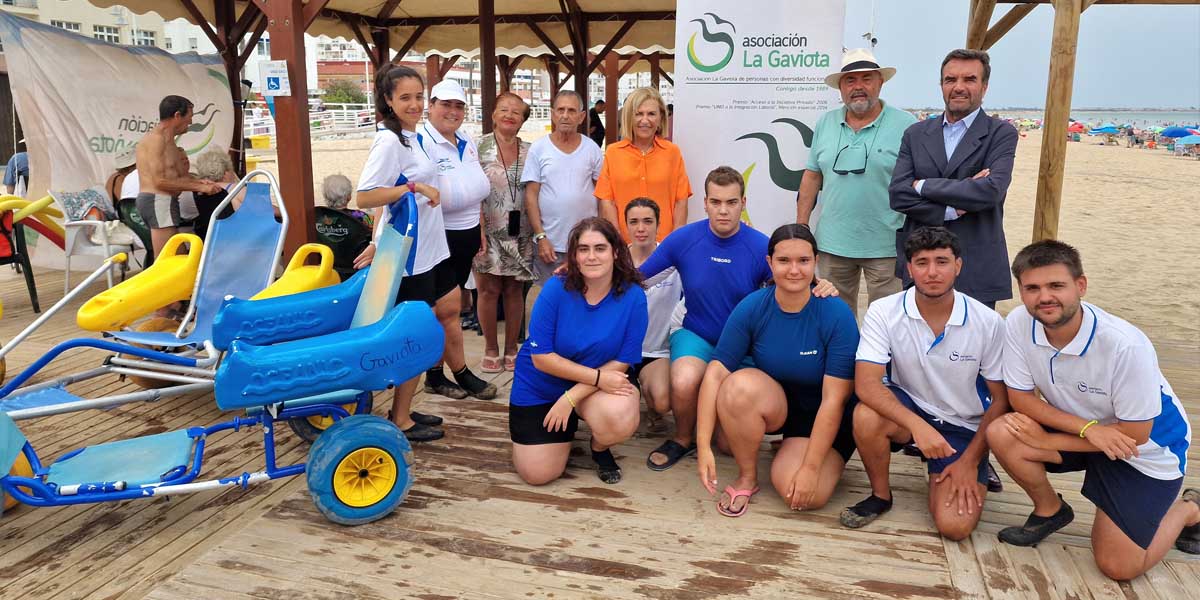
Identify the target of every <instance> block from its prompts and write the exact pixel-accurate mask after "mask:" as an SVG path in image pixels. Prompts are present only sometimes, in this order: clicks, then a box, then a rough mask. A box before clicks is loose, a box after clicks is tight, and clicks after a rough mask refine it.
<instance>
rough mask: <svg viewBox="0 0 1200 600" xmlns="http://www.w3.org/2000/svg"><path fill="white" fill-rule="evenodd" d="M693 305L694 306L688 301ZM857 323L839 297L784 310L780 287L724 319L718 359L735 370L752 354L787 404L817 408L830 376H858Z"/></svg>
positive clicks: (765, 290)
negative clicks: (777, 296) (777, 295)
mask: <svg viewBox="0 0 1200 600" xmlns="http://www.w3.org/2000/svg"><path fill="white" fill-rule="evenodd" d="M689 309H690V305H689ZM857 350H858V323H856V322H855V320H854V314H853V313H851V312H850V307H849V306H847V305H846V303H845V302H843V301H842V300H841V299H840V298H832V297H831V298H817V297H816V296H813V297H812V298H810V299H809V301H808V304H806V305H805V306H804V308H803V309H801V310H800V312H798V313H788V312H784V311H783V309H782V308H780V307H779V302H777V301H776V300H775V286H770V287H767V288H763V289H761V290H758V291H756V292H754V293H752V294H750V295H749V296H746V298H745V299H744V300H742V301H741V302H739V303H738V305H737V307H736V308H734V309H733V313H732V314H730V315H729V320H728V321H726V323H725V329H724V330H723V331H722V332H721V341H720V342H718V343H717V347H716V349H715V350H714V351H713V359H714V360H719V361H721V364H723V365H725V368H726V369H729V370H730V371H736V370H737V369H738V368H739V367H740V366H741V362H742V359H744V358H745V357H746V356H750V357H752V358H753V359H754V366H755V367H756V368H758V369H761V370H762V371H763V372H765V373H766V374H767V375H770V376H771V378H772V379H774V380H775V381H777V382H779V385H780V386H781V387H783V391H784V393H785V394H787V397H788V404H789V405H792V403H794V402H796V403H799V406H798V407H797V408H799V409H800V410H804V411H809V412H816V410H817V409H818V408H819V407H820V405H821V387H822V383H823V379H824V377H825V376H826V375H829V376H831V377H837V378H838V379H854V353H855V351H857Z"/></svg>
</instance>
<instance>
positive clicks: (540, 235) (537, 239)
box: [533, 231, 546, 244]
mask: <svg viewBox="0 0 1200 600" xmlns="http://www.w3.org/2000/svg"><path fill="white" fill-rule="evenodd" d="M544 239H546V232H544V231H543V232H541V233H535V234H533V243H535V244H536V243H538V242H540V241H542V240H544Z"/></svg>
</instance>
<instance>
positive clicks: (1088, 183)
mask: <svg viewBox="0 0 1200 600" xmlns="http://www.w3.org/2000/svg"><path fill="white" fill-rule="evenodd" d="M535 125H536V126H535ZM541 125H542V124H540V123H539V124H535V123H532V122H531V123H529V124H527V125H526V128H525V129H526V131H523V132H522V137H523V138H524V139H527V140H532V139H536V138H538V137H541V136H542V135H545V130H544V128H543V127H542V126H541ZM1022 136H1023V137H1021V139H1020V142H1019V144H1018V145H1017V158H1016V166H1015V167H1014V169H1013V181H1012V185H1011V187H1010V188H1009V191H1008V199H1007V202H1006V211H1005V222H1004V229H1005V232H1006V234H1007V236H1008V248H1009V256H1010V257H1011V256H1013V255H1015V254H1016V252H1017V251H1018V250H1020V249H1021V247H1022V246H1024V245H1025V244H1027V243H1029V241H1030V240H1031V237H1032V233H1033V208H1034V197H1035V195H1036V190H1037V171H1038V154H1039V147H1040V143H1041V139H1042V131H1039V130H1034V131H1028V132H1023V133H1022ZM370 146H371V138H370V137H368V136H364V137H360V138H357V139H324V140H314V141H313V143H312V149H313V184H314V186H315V187H316V188H317V191H316V196H315V197H316V198H317V203H318V204H320V203H321V200H320V189H319V187H320V182H321V180H322V179H323V178H324V177H325V176H327V175H331V174H334V173H342V174H344V175H346V176H348V177H350V179H351V180H352V181H357V178H358V175H359V173H360V172H361V170H362V167H363V164H365V162H366V159H367V152H368V150H369V149H370ZM263 158H265V159H267V162H264V163H262V167H263V168H265V169H268V170H274V168H275V166H276V165H275V162H274V161H273V158H274V157H273V156H272V155H269V154H267V155H264V156H263ZM1197 190H1200V161H1197V160H1195V159H1194V158H1184V157H1174V156H1171V155H1170V154H1169V153H1167V152H1166V151H1164V150H1145V149H1135V148H1125V147H1123V146H1101V145H1099V144H1098V140H1093V139H1088V138H1085V139H1084V141H1082V142H1078V143H1075V142H1072V143H1070V144H1068V145H1067V165H1066V174H1065V184H1064V186H1063V199H1062V208H1061V215H1062V216H1061V219H1060V223H1059V237H1060V238H1061V239H1062V240H1064V241H1066V242H1069V243H1071V244H1073V245H1075V246H1076V247H1078V248H1079V250H1080V252H1082V253H1083V258H1084V270H1085V272H1086V273H1087V275H1088V280H1089V284H1090V289H1089V291H1088V295H1087V299H1088V300H1089V301H1091V302H1093V303H1095V304H1096V305H1098V306H1100V307H1102V308H1104V309H1105V310H1107V311H1109V312H1111V313H1113V314H1116V315H1118V316H1121V317H1123V318H1125V319H1127V320H1129V321H1130V322H1132V323H1133V324H1134V325H1136V326H1138V327H1140V328H1141V329H1142V330H1143V331H1145V332H1146V334H1147V335H1149V336H1150V338H1151V339H1152V340H1156V341H1157V340H1162V341H1168V340H1169V341H1171V342H1173V343H1184V344H1187V345H1195V346H1198V347H1200V238H1198V237H1197V233H1196V232H1198V231H1200V193H1198V192H1197ZM1014 294H1015V289H1014ZM1016 304H1017V301H1016V300H1010V301H1008V302H1004V303H1001V304H1000V305H999V307H998V308H999V309H1000V311H1001V312H1002V313H1007V312H1008V310H1010V309H1011V308H1012V307H1013V306H1015V305H1016Z"/></svg>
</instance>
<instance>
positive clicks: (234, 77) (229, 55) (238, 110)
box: [213, 0, 258, 175]
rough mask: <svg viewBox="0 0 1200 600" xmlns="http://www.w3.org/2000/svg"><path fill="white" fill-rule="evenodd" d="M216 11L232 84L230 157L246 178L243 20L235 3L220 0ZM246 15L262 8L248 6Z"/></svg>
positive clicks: (238, 170)
mask: <svg viewBox="0 0 1200 600" xmlns="http://www.w3.org/2000/svg"><path fill="white" fill-rule="evenodd" d="M213 9H214V11H215V13H216V15H215V16H216V25H217V37H218V38H220V39H221V40H222V41H223V42H224V48H223V49H222V51H221V62H222V63H224V65H225V79H226V80H227V81H229V99H230V100H231V101H232V102H233V134H232V136H231V139H230V140H229V158H230V159H231V160H232V161H233V170H234V172H235V173H240V174H243V175H244V174H245V172H246V170H245V165H246V159H245V156H243V148H242V141H243V140H244V139H245V133H244V131H243V128H244V126H243V124H244V118H245V115H244V114H243V108H242V100H244V98H242V77H241V71H242V69H241V65H240V64H238V47H237V43H238V41H239V39H240V36H239V37H234V35H235V34H236V33H237V30H238V24H239V23H240V22H241V19H235V18H234V14H233V11H234V5H233V0H218V1H217V2H216V3H214V4H213ZM246 13H251V15H254V14H257V13H258V8H257V7H256V6H254V5H253V4H247V5H246V9H245V10H244V11H243V12H242V14H243V16H245V15H246Z"/></svg>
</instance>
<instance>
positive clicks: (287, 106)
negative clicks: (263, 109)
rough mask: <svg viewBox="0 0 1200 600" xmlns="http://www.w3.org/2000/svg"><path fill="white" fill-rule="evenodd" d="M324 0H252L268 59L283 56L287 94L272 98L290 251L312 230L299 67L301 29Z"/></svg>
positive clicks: (308, 144) (304, 90) (304, 91)
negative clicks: (261, 18) (263, 21)
mask: <svg viewBox="0 0 1200 600" xmlns="http://www.w3.org/2000/svg"><path fill="white" fill-rule="evenodd" d="M327 2H328V0H309V2H308V3H307V4H306V3H304V2H303V1H302V0H255V4H256V5H258V8H259V10H261V11H262V12H263V14H264V15H266V17H267V32H268V33H270V35H271V59H272V60H285V61H287V66H288V83H289V85H290V92H291V95H290V96H278V97H276V98H275V122H276V123H277V124H278V126H277V127H276V128H275V139H276V146H277V149H276V150H277V156H278V159H277V160H278V165H279V195H280V196H281V197H282V198H283V202H284V205H285V206H286V207H287V211H288V216H289V217H290V219H291V223H290V225H289V226H288V230H287V232H286V236H287V237H286V238H285V241H284V252H285V253H286V255H288V256H290V255H291V254H292V253H294V252H295V251H296V249H297V248H299V247H300V246H301V245H303V244H305V243H307V242H309V241H312V240H313V239H315V236H316V229H315V223H316V219H315V215H314V209H313V179H312V139H311V136H310V135H309V124H308V78H307V76H306V73H305V69H304V30H305V29H307V28H308V24H309V23H311V22H312V19H314V18H316V15H317V13H318V12H320V10H321V9H322V8H324V7H325V4H326V3H327Z"/></svg>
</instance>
